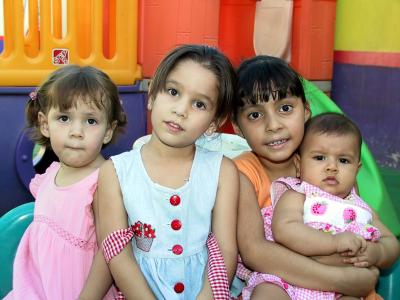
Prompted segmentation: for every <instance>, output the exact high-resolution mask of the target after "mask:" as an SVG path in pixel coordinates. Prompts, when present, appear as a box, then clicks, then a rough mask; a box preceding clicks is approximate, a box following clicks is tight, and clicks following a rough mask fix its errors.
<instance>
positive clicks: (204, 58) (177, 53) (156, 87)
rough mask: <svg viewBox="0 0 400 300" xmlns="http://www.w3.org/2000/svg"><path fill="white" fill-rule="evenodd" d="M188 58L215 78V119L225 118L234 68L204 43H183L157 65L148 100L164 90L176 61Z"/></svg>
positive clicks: (233, 78) (219, 53) (231, 102)
mask: <svg viewBox="0 0 400 300" xmlns="http://www.w3.org/2000/svg"><path fill="white" fill-rule="evenodd" d="M188 60H191V61H194V62H196V63H199V64H200V65H201V66H203V67H204V68H206V69H207V70H210V71H211V72H212V73H213V74H214V75H215V77H216V78H217V87H218V102H217V110H216V112H215V119H216V120H218V121H221V120H224V119H226V118H227V117H228V116H229V114H230V112H231V110H232V104H233V101H234V94H235V88H236V74H235V70H234V69H233V67H232V64H231V63H230V61H229V59H228V58H227V57H226V56H225V55H224V54H222V53H221V52H220V51H218V50H217V49H216V48H213V47H210V46H206V45H183V46H180V47H177V48H175V49H174V50H172V51H171V52H170V53H169V54H168V55H167V56H166V57H165V58H164V59H163V60H162V61H161V63H160V64H159V65H158V67H157V70H156V72H155V74H154V77H153V79H152V81H151V84H150V89H149V101H153V100H154V99H155V98H156V96H157V94H158V93H160V92H165V91H166V86H165V82H166V80H167V77H168V75H169V74H170V73H171V71H172V70H173V69H174V68H175V67H176V66H177V65H178V63H180V62H182V61H188ZM219 125H222V124H219Z"/></svg>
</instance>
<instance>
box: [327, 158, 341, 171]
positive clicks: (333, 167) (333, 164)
mask: <svg viewBox="0 0 400 300" xmlns="http://www.w3.org/2000/svg"><path fill="white" fill-rule="evenodd" d="M325 169H326V171H327V172H337V170H338V167H337V161H336V160H334V159H327V161H326V167H325Z"/></svg>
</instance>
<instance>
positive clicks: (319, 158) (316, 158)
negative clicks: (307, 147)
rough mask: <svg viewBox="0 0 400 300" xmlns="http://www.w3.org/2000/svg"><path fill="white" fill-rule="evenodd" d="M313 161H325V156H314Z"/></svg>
mask: <svg viewBox="0 0 400 300" xmlns="http://www.w3.org/2000/svg"><path fill="white" fill-rule="evenodd" d="M313 159H315V160H325V156H323V155H314V156H313Z"/></svg>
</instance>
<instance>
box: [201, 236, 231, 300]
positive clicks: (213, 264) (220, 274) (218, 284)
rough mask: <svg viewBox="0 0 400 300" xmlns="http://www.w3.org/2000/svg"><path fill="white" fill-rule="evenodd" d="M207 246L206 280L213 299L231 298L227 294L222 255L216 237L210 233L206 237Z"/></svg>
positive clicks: (227, 288) (226, 278)
mask: <svg viewBox="0 0 400 300" xmlns="http://www.w3.org/2000/svg"><path fill="white" fill-rule="evenodd" d="M207 248H208V264H207V271H208V280H209V281H210V285H211V290H212V292H213V295H214V299H215V300H228V299H233V298H231V297H230V294H229V281H228V273H227V271H226V267H225V263H224V257H223V256H222V254H221V251H220V250H219V247H218V242H217V239H216V238H215V235H214V234H213V233H210V235H209V236H208V239H207Z"/></svg>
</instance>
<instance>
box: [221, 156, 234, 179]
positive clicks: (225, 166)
mask: <svg viewBox="0 0 400 300" xmlns="http://www.w3.org/2000/svg"><path fill="white" fill-rule="evenodd" d="M219 177H220V181H221V179H224V180H234V181H235V182H236V183H239V181H238V180H239V171H238V169H237V167H236V165H235V163H234V162H233V161H232V160H231V159H230V158H227V157H225V156H224V157H223V158H222V162H221V171H220V175H219Z"/></svg>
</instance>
